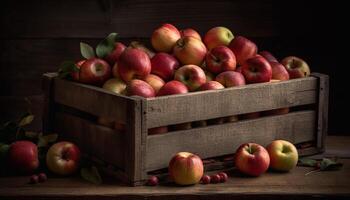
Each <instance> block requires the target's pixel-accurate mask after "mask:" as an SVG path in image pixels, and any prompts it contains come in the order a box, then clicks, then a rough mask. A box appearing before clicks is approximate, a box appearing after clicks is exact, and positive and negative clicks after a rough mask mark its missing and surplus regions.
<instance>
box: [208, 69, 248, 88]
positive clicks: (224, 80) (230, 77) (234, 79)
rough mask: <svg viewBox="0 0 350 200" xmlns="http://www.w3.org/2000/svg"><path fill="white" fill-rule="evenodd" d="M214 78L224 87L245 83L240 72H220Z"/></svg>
mask: <svg viewBox="0 0 350 200" xmlns="http://www.w3.org/2000/svg"><path fill="white" fill-rule="evenodd" d="M215 80H216V81H217V82H219V83H221V84H222V85H223V86H224V87H235V86H241V85H245V79H244V76H243V75H242V74H241V73H238V72H234V71H226V72H222V73H220V74H219V75H217V76H216V78H215Z"/></svg>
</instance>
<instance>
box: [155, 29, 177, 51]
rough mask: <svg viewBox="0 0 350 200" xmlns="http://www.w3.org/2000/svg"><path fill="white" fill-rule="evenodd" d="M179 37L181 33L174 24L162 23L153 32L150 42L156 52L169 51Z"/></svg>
mask: <svg viewBox="0 0 350 200" xmlns="http://www.w3.org/2000/svg"><path fill="white" fill-rule="evenodd" d="M180 37H181V34H180V32H179V30H178V29H177V28H176V27H175V26H173V25H171V24H163V25H162V26H161V27H159V28H157V29H156V30H155V31H154V32H153V34H152V36H151V43H152V46H153V48H154V49H155V50H156V51H158V52H171V51H172V50H173V47H174V46H175V44H176V41H177V40H178V39H180Z"/></svg>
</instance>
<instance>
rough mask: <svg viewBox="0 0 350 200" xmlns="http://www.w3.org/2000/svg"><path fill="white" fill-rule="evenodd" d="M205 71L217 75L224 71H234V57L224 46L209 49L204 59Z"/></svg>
mask: <svg viewBox="0 0 350 200" xmlns="http://www.w3.org/2000/svg"><path fill="white" fill-rule="evenodd" d="M205 62H206V64H207V66H206V67H207V70H208V71H210V72H212V73H214V74H218V73H221V72H224V71H235V69H236V56H235V54H233V52H232V51H231V50H230V49H229V48H228V47H226V46H217V47H215V48H213V49H211V50H210V51H209V52H208V53H207V55H206V57H205Z"/></svg>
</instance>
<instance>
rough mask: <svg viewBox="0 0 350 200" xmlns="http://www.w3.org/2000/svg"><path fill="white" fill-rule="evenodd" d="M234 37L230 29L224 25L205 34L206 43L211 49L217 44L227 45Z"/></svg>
mask: <svg viewBox="0 0 350 200" xmlns="http://www.w3.org/2000/svg"><path fill="white" fill-rule="evenodd" d="M233 38H234V36H233V34H232V32H231V31H230V29H228V28H226V27H222V26H218V27H214V28H212V29H210V30H209V31H208V32H207V33H206V34H205V36H204V39H203V41H204V44H205V45H206V46H207V48H208V49H209V50H211V49H212V48H215V47H217V46H222V45H224V46H227V45H229V44H230V42H231V41H232V39H233Z"/></svg>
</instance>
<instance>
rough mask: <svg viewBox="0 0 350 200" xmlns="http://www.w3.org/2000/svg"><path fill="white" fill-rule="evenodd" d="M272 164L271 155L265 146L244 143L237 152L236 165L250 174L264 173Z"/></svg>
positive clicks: (243, 171)
mask: <svg viewBox="0 0 350 200" xmlns="http://www.w3.org/2000/svg"><path fill="white" fill-rule="evenodd" d="M269 164H270V157H269V154H268V152H267V151H266V149H265V148H264V147H262V146H261V145H259V144H256V143H246V144H242V145H241V146H240V147H239V148H238V149H237V151H236V153H235V166H236V167H237V169H238V170H239V171H241V172H242V173H244V174H247V175H250V176H259V175H261V174H262V173H264V172H265V171H266V170H267V169H268V168H269Z"/></svg>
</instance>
